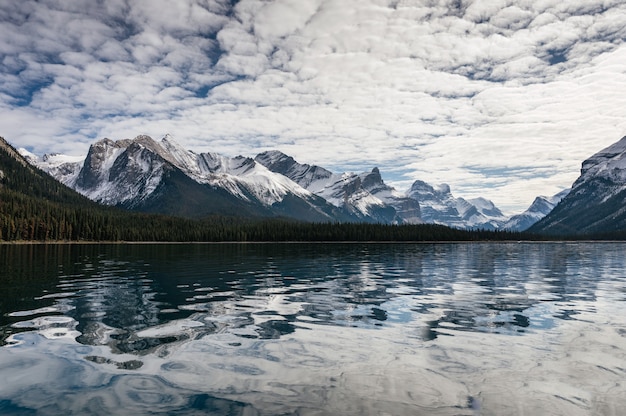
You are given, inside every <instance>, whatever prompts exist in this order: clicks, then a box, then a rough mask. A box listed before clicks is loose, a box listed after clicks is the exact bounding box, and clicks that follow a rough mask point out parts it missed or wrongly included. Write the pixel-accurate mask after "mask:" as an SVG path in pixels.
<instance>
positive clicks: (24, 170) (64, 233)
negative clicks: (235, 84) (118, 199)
mask: <svg viewBox="0 0 626 416" xmlns="http://www.w3.org/2000/svg"><path fill="white" fill-rule="evenodd" d="M521 239H529V236H527V235H524V234H521V233H513V232H506V231H500V232H492V231H466V230H457V229H452V228H448V227H445V226H440V225H433V224H422V225H383V224H364V223H305V222H296V221H293V220H286V219H280V218H272V219H250V218H242V217H236V216H230V217H228V216H210V217H207V218H204V219H200V220H194V219H185V218H177V217H168V216H163V215H155V214H144V213H137V212H130V211H125V210H122V209H118V208H113V207H105V206H102V205H99V204H97V203H95V202H93V201H91V200H89V199H87V198H85V197H83V196H82V195H80V194H78V193H77V192H75V191H73V190H72V189H70V188H68V187H66V186H65V185H63V184H61V183H60V182H58V181H56V180H55V179H54V178H52V177H51V176H49V175H48V174H47V173H44V172H42V171H41V170H39V169H37V168H35V167H33V166H31V165H29V164H28V163H27V162H26V161H25V160H24V159H23V158H22V157H21V155H19V154H18V153H17V152H16V151H15V149H14V148H12V147H11V146H10V145H9V144H8V143H7V142H6V141H4V139H2V138H0V241H172V242H180V241H207V242H214V241H483V240H495V241H501V240H502V241H504V240H521Z"/></svg>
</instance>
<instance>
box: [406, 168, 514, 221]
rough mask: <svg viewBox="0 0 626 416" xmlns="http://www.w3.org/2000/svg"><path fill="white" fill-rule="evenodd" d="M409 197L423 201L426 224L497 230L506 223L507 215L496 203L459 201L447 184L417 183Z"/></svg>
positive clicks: (423, 218) (418, 181)
mask: <svg viewBox="0 0 626 416" xmlns="http://www.w3.org/2000/svg"><path fill="white" fill-rule="evenodd" d="M407 195H408V196H409V197H411V198H413V199H416V200H417V201H419V204H420V208H421V212H422V221H424V222H426V223H434V224H443V225H447V226H450V227H456V228H483V229H491V230H495V229H498V228H500V227H501V226H502V224H503V223H504V222H505V221H506V217H505V216H504V214H502V212H501V211H500V210H499V209H498V208H497V207H496V206H495V205H494V203H493V202H491V201H489V200H487V199H484V198H476V199H471V200H466V199H463V198H456V197H454V196H453V195H452V193H451V191H450V186H449V185H447V184H442V185H439V186H437V187H435V186H432V185H429V184H427V183H426V182H424V181H420V180H417V181H415V182H413V185H411V188H410V189H409V192H408V193H407Z"/></svg>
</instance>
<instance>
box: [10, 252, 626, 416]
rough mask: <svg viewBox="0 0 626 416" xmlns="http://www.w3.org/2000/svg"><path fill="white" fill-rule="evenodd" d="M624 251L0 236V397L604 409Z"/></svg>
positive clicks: (611, 377) (314, 407)
mask: <svg viewBox="0 0 626 416" xmlns="http://www.w3.org/2000/svg"><path fill="white" fill-rule="evenodd" d="M625 254H626V244H618V243H604V244H600V243H594V244H585V243H554V244H552V243H549V244H526V243H522V244H291V245H290V244H281V245H274V244H232V245H24V246H9V245H4V246H0V345H1V346H0V414H2V415H5V414H7V415H13V414H15V415H31V414H37V415H69V414H79V415H83V414H87V415H89V414H94V415H98V414H101V415H110V414H124V415H142V414H172V415H204V414H215V415H294V414H297V415H422V414H423V415H567V416H573V415H622V414H624V411H625V410H624V409H626V256H625Z"/></svg>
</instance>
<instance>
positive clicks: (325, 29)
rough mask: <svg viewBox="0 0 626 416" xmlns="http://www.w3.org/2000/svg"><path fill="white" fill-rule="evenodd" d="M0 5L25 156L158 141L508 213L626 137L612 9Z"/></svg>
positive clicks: (3, 47)
mask: <svg viewBox="0 0 626 416" xmlns="http://www.w3.org/2000/svg"><path fill="white" fill-rule="evenodd" d="M0 16H1V17H0V30H2V32H3V33H4V34H6V36H2V38H0V98H2V105H1V106H0V117H1V120H2V125H3V127H4V131H3V132H1V133H2V134H3V135H4V136H5V137H6V138H7V139H9V141H11V142H12V143H14V144H16V145H18V146H20V147H27V148H31V149H32V150H34V151H35V152H37V153H44V152H53V151H65V152H67V151H68V150H69V152H70V153H74V154H76V153H85V152H86V151H87V148H88V145H89V143H90V142H91V141H93V140H95V139H98V138H102V137H110V138H114V139H117V138H126V137H133V136H135V135H137V134H140V133H147V134H150V135H153V136H156V137H159V136H161V135H164V134H165V133H168V132H169V133H172V134H174V136H175V137H177V139H178V140H180V141H181V142H182V143H183V144H184V145H185V146H187V147H190V148H193V149H194V150H197V151H217V152H222V153H226V154H230V155H234V154H244V155H250V156H253V155H254V154H255V153H256V152H258V151H261V150H267V149H271V148H278V149H280V150H282V151H285V152H286V153H289V154H291V155H293V156H294V157H296V158H297V159H298V160H300V161H302V162H305V163H316V164H321V165H324V166H326V167H329V168H331V169H333V170H336V171H341V170H346V169H356V170H370V169H371V168H372V167H373V166H379V167H380V168H381V172H382V173H383V177H384V179H386V180H387V181H389V182H392V183H393V184H394V185H396V186H398V187H399V188H401V187H405V188H406V187H408V185H409V184H410V182H411V181H413V180H415V179H423V180H426V181H429V182H432V183H433V184H434V183H440V182H446V183H449V184H450V185H452V189H453V192H455V193H456V194H459V195H461V196H466V197H474V196H485V197H487V198H490V199H493V200H494V201H495V202H496V203H497V204H498V205H499V206H500V207H502V208H504V209H505V210H508V211H513V210H521V209H523V208H524V207H525V205H528V204H529V203H530V202H532V200H533V199H534V197H535V196H536V195H538V194H551V193H556V192H557V191H558V190H559V189H561V188H564V187H567V186H569V185H570V184H571V182H572V181H573V180H574V179H575V178H576V176H577V173H578V170H579V167H580V163H581V161H582V160H583V159H584V158H586V157H588V156H590V155H591V154H593V153H595V152H596V151H597V150H599V149H601V148H603V147H605V146H606V145H608V144H610V143H612V142H614V141H617V140H618V139H619V138H620V137H621V136H623V135H624V131H625V130H626V121H624V120H626V117H625V116H626V106H625V105H624V102H625V100H626V98H624V97H623V94H622V93H621V92H623V91H624V87H625V86H626V64H624V62H626V46H624V39H626V29H625V28H624V25H623V22H624V19H626V6H625V5H623V2H622V1H618V0H614V1H610V0H604V1H600V0H585V1H583V0H524V1H512V0H494V1H489V2H485V1H471V0H463V1H452V0H451V1H417V0H359V1H356V0H309V1H305V2H302V1H295V0H271V1H261V0H240V1H238V2H236V4H233V2H231V1H229V0H181V1H177V2H174V3H172V2H170V1H164V0H151V1H147V0H133V1H124V0H112V1H107V2H88V3H85V2H84V1H78V0H67V1H63V2H61V1H54V0H45V1H33V0H21V1H17V0H7V1H4V2H2V4H0Z"/></svg>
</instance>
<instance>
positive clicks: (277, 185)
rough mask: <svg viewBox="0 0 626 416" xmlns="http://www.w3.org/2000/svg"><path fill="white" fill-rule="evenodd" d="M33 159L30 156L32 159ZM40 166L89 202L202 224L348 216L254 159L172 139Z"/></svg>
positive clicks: (107, 143)
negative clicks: (207, 220)
mask: <svg viewBox="0 0 626 416" xmlns="http://www.w3.org/2000/svg"><path fill="white" fill-rule="evenodd" d="M31 158H32V156H31ZM33 161H34V162H35V164H36V165H37V166H39V167H40V168H42V169H43V170H45V171H47V172H48V173H50V174H51V175H52V176H54V177H55V178H57V179H58V180H60V181H62V182H63V183H65V184H66V185H68V186H69V187H71V188H74V189H75V190H77V191H78V192H80V193H82V194H83V195H85V196H87V197H89V198H90V199H92V200H95V201H98V202H101V203H104V204H107V205H116V206H121V207H125V208H131V209H137V210H145V211H154V212H163V213H167V214H174V215H184V216H192V217H199V216H204V215H207V214H210V213H228V214H233V215H237V214H240V215H263V216H271V215H281V216H290V217H293V218H297V219H303V220H310V221H331V220H332V221H335V220H343V221H345V220H349V219H350V217H349V216H348V215H345V214H344V213H343V212H340V211H339V210H336V209H335V207H333V206H331V205H330V204H328V203H326V201H324V200H323V199H322V198H319V197H317V196H315V195H313V194H312V193H311V192H309V191H307V190H305V189H304V188H302V187H300V186H299V185H297V184H296V183H294V182H293V181H290V180H289V179H287V178H286V177H284V176H282V175H279V174H276V173H274V172H271V171H269V170H268V169H266V168H265V167H264V166H262V165H260V164H258V163H256V162H255V161H254V160H253V159H250V158H245V157H242V156H238V157H235V158H229V157H226V156H222V155H218V154H214V153H201V154H196V153H194V152H191V151H188V150H185V149H184V148H182V147H181V146H180V145H178V144H177V143H176V142H175V141H174V140H173V139H172V137H171V136H169V135H168V136H165V137H164V138H163V139H162V140H161V141H160V142H156V141H154V140H153V139H152V138H150V137H148V136H138V137H136V138H135V139H132V140H129V139H126V140H118V141H113V140H110V139H103V140H100V141H98V142H96V143H94V144H93V145H92V146H91V147H90V149H89V153H88V154H87V156H86V157H85V158H84V161H82V163H81V160H80V159H79V158H68V157H63V156H60V155H53V156H44V157H43V158H42V159H41V160H39V159H34V160H33Z"/></svg>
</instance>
